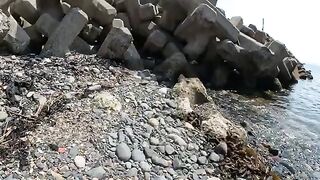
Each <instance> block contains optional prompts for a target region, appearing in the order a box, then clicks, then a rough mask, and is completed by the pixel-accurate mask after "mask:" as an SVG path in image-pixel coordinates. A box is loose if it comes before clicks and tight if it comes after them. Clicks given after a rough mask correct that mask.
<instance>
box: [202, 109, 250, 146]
mask: <svg viewBox="0 0 320 180" xmlns="http://www.w3.org/2000/svg"><path fill="white" fill-rule="evenodd" d="M201 127H203V129H204V130H205V131H206V132H207V133H209V134H211V135H212V136H213V137H215V138H217V139H226V138H227V137H228V136H229V135H231V136H232V138H233V139H234V140H236V141H245V140H246V139H247V133H246V131H245V130H244V129H243V128H242V127H240V126H237V125H235V124H234V123H232V122H231V121H230V120H228V119H226V118H224V117H223V116H222V115H221V113H219V112H217V113H213V114H211V115H210V116H208V117H206V120H205V121H203V122H202V126H201Z"/></svg>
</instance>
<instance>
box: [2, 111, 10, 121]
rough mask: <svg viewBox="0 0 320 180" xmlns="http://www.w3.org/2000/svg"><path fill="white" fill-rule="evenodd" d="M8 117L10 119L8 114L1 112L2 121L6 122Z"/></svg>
mask: <svg viewBox="0 0 320 180" xmlns="http://www.w3.org/2000/svg"><path fill="white" fill-rule="evenodd" d="M7 117H8V114H7V112H5V111H0V121H4V120H6V119H7Z"/></svg>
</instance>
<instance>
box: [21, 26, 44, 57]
mask: <svg viewBox="0 0 320 180" xmlns="http://www.w3.org/2000/svg"><path fill="white" fill-rule="evenodd" d="M24 30H25V31H26V33H27V34H28V35H29V37H30V44H29V49H30V51H31V52H34V53H37V54H39V53H40V52H41V50H42V45H43V44H44V43H45V39H44V38H43V37H42V34H41V33H40V32H39V31H38V30H37V27H36V26H35V25H32V26H30V27H26V28H24Z"/></svg>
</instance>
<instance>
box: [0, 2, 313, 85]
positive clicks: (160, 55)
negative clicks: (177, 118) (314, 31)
mask: <svg viewBox="0 0 320 180" xmlns="http://www.w3.org/2000/svg"><path fill="white" fill-rule="evenodd" d="M216 4H217V1H216V0H62V1H61V0H50V1H46V0H2V2H1V3H0V8H1V9H2V12H1V13H0V42H1V45H0V47H1V49H2V51H4V52H10V53H13V54H28V53H36V54H40V55H41V56H45V57H51V56H58V57H62V56H65V55H66V53H67V52H68V51H75V52H78V53H83V54H96V55H97V56H99V57H102V58H108V59H112V60H116V61H118V62H121V63H122V64H124V65H125V66H126V67H127V68H130V69H134V70H141V69H151V70H153V72H154V73H156V74H157V75H158V80H160V81H165V82H175V81H176V80H177V78H178V77H179V75H180V74H184V75H185V76H186V77H198V78H200V79H201V81H202V82H204V83H205V84H206V85H207V86H209V87H213V88H229V87H239V86H240V87H248V88H263V89H270V90H279V89H281V88H287V87H288V86H290V85H291V84H293V83H295V82H297V81H298V80H299V79H312V75H311V73H310V71H306V70H305V69H304V68H303V64H302V63H300V62H299V61H298V60H297V59H296V58H295V57H294V56H293V55H292V53H291V52H290V51H289V50H288V49H287V48H286V46H285V45H284V44H283V43H281V42H279V41H277V40H274V39H273V38H272V37H270V36H269V35H268V34H267V33H265V32H263V31H260V30H258V29H257V28H256V26H254V25H249V26H245V25H244V24H243V19H242V18H241V17H240V16H237V17H232V18H231V19H228V18H226V16H225V12H224V11H223V10H222V9H220V8H218V7H216Z"/></svg>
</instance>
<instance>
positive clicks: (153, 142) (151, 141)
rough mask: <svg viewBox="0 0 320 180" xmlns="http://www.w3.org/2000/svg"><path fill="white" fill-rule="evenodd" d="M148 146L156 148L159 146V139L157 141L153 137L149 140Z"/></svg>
mask: <svg viewBox="0 0 320 180" xmlns="http://www.w3.org/2000/svg"><path fill="white" fill-rule="evenodd" d="M150 144H151V145H155V146H157V145H159V144H160V141H159V139H157V138H155V137H151V138H150Z"/></svg>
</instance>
